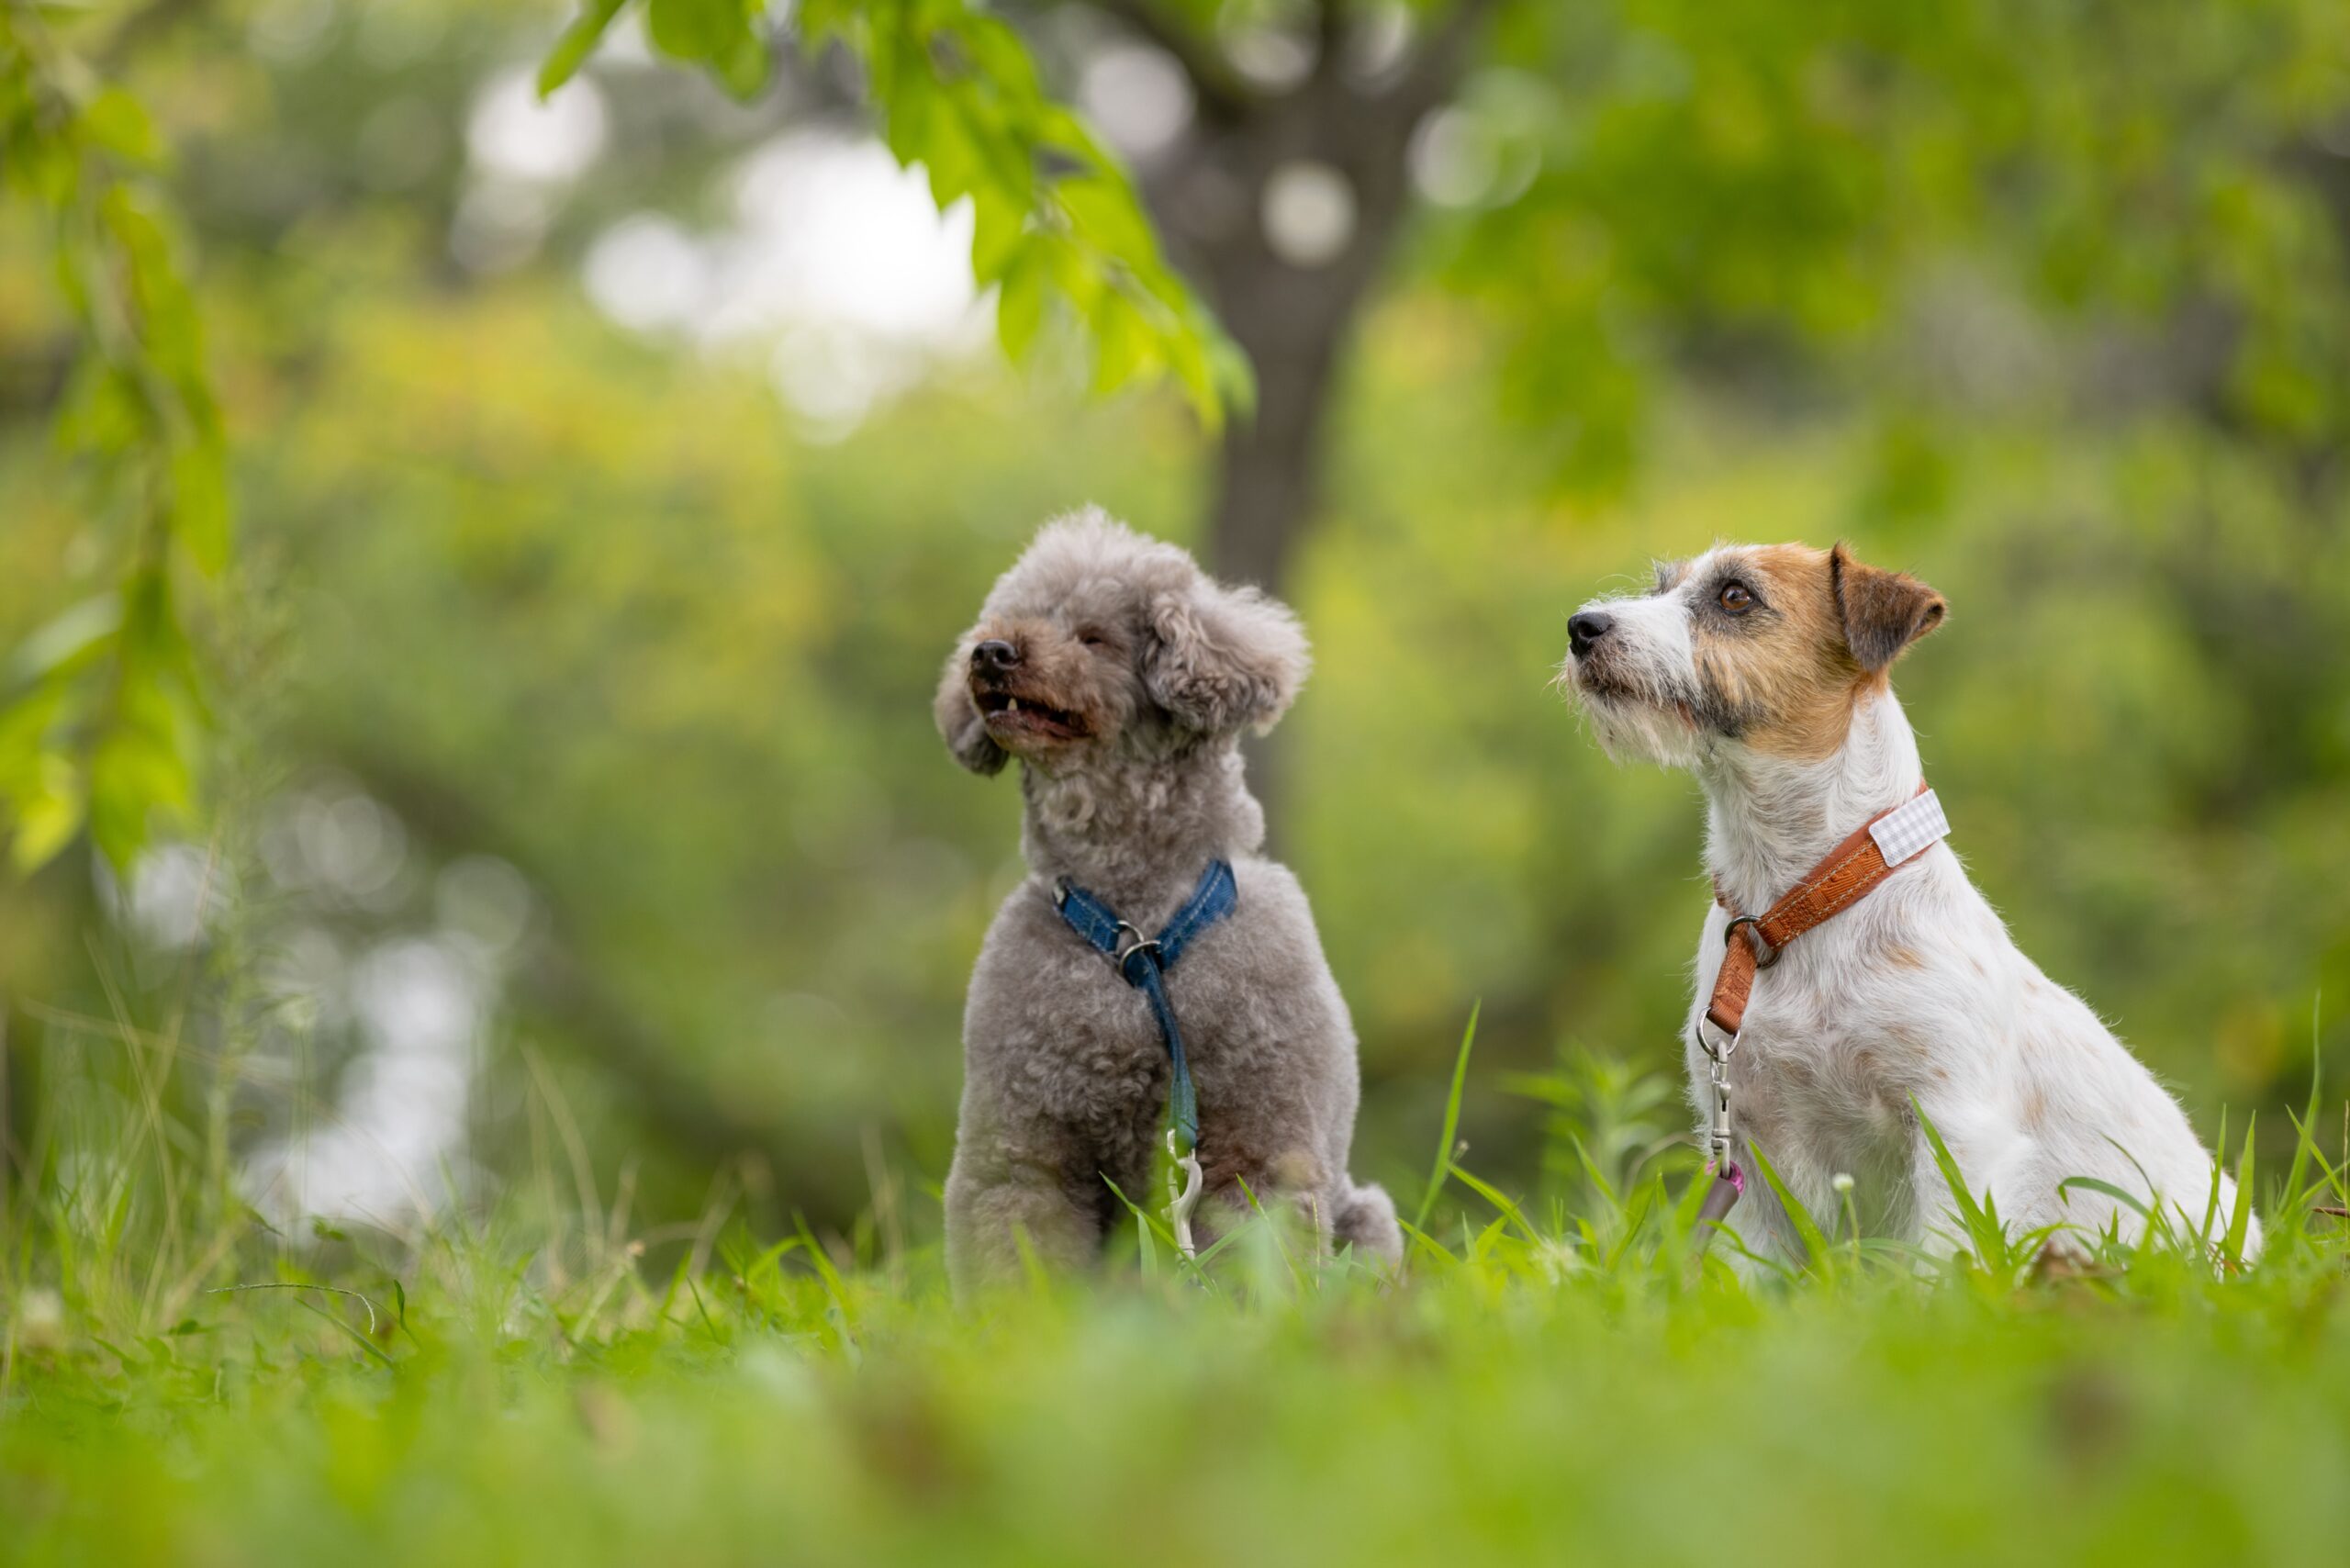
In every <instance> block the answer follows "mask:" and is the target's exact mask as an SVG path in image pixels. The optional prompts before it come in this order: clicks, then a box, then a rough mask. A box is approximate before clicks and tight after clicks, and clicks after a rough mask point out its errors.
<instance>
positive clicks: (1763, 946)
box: [1722, 914, 1786, 969]
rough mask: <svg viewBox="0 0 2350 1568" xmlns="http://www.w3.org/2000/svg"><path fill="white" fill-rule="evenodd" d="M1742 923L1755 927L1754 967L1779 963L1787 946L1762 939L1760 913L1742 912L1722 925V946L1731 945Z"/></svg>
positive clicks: (1759, 967) (1760, 967) (1764, 967)
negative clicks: (1775, 944) (1772, 944)
mask: <svg viewBox="0 0 2350 1568" xmlns="http://www.w3.org/2000/svg"><path fill="white" fill-rule="evenodd" d="M1741 925H1751V926H1752V927H1754V936H1753V942H1754V967H1755V968H1756V969H1769V968H1770V967H1771V966H1772V965H1773V964H1775V963H1777V962H1778V961H1779V955H1780V954H1782V953H1784V952H1785V951H1786V949H1785V947H1774V946H1771V944H1770V943H1768V942H1765V941H1764V940H1763V939H1762V916H1761V915H1759V914H1741V915H1736V916H1733V917H1732V918H1731V920H1730V923H1729V924H1728V925H1725V926H1723V927H1722V946H1725V947H1727V946H1729V943H1730V938H1731V937H1733V936H1735V935H1738V928H1739V927H1740V926H1741Z"/></svg>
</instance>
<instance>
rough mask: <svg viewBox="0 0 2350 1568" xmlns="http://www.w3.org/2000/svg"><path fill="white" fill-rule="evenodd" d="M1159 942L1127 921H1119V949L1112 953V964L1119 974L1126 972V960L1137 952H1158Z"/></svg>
mask: <svg viewBox="0 0 2350 1568" xmlns="http://www.w3.org/2000/svg"><path fill="white" fill-rule="evenodd" d="M1157 952H1158V943H1156V942H1154V941H1152V940H1151V939H1150V938H1149V937H1147V936H1145V935H1143V934H1142V933H1141V932H1140V931H1138V930H1136V928H1135V927H1133V926H1131V925H1128V924H1126V923H1125V921H1123V920H1122V921H1120V922H1118V937H1117V949H1116V951H1114V952H1113V953H1112V954H1111V955H1110V962H1111V964H1112V965H1113V967H1115V968H1116V969H1117V971H1118V973H1119V974H1121V975H1123V974H1125V972H1126V960H1127V959H1129V958H1133V957H1134V956H1135V955H1136V953H1153V954H1155V953H1157Z"/></svg>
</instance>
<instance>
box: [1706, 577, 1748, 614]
mask: <svg viewBox="0 0 2350 1568" xmlns="http://www.w3.org/2000/svg"><path fill="white" fill-rule="evenodd" d="M1716 598H1717V599H1718V602H1719V603H1720V605H1721V607H1722V608H1723V609H1724V610H1729V612H1730V613H1731V614H1732V615H1743V614H1745V613H1746V612H1747V611H1748V610H1751V609H1753V608H1754V606H1755V604H1756V602H1757V601H1756V599H1755V598H1754V595H1753V594H1751V592H1749V591H1748V590H1747V587H1746V585H1745V584H1744V583H1724V584H1723V585H1722V591H1721V592H1720V593H1719V594H1718V595H1717V596H1716Z"/></svg>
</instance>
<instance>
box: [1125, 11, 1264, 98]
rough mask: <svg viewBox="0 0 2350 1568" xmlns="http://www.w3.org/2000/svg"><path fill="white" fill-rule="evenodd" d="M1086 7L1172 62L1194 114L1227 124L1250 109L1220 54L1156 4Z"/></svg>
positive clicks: (1246, 93) (1248, 93)
mask: <svg viewBox="0 0 2350 1568" xmlns="http://www.w3.org/2000/svg"><path fill="white" fill-rule="evenodd" d="M1086 3H1087V4H1089V5H1091V6H1092V7H1093V8H1094V9H1095V10H1096V11H1099V12H1101V13H1102V15H1103V16H1105V17H1109V18H1111V19H1112V20H1113V21H1114V22H1116V23H1117V24H1118V25H1119V26H1121V27H1123V28H1125V29H1126V30H1127V31H1128V32H1131V33H1134V34H1135V35H1136V36H1137V37H1139V38H1141V39H1143V40H1144V41H1145V42H1147V43H1150V44H1154V45H1156V46H1158V48H1160V49H1163V50H1166V51H1167V52H1168V53H1169V54H1170V55H1172V56H1174V58H1175V63H1176V64H1178V65H1180V66H1181V67H1182V69H1183V74H1184V75H1185V76H1187V77H1189V78H1190V79H1191V83H1192V95H1193V96H1194V97H1196V98H1197V99H1198V100H1199V103H1200V108H1201V109H1202V111H1203V113H1205V114H1207V115H1208V116H1209V117H1210V118H1214V119H1217V120H1221V121H1223V122H1225V123H1226V124H1229V123H1230V122H1232V121H1234V120H1237V119H1240V118H1243V117H1245V116H1246V115H1247V114H1248V111H1249V110H1250V109H1252V108H1254V107H1256V106H1257V103H1258V95H1257V93H1256V91H1255V90H1254V89H1253V88H1251V87H1250V86H1249V85H1248V82H1247V81H1246V80H1245V79H1244V78H1243V77H1242V76H1241V74H1240V73H1239V72H1238V71H1237V70H1236V69H1235V68H1234V66H1233V64H1232V62H1231V61H1229V60H1227V59H1225V54H1224V50H1221V49H1219V48H1218V47H1217V46H1216V44H1215V43H1214V40H1213V39H1209V38H1207V37H1205V36H1203V34H1201V33H1200V32H1198V31H1197V30H1195V29H1194V28H1191V27H1189V26H1187V25H1186V24H1185V23H1184V22H1183V21H1182V20H1181V19H1180V18H1178V17H1171V16H1169V15H1168V14H1167V12H1166V11H1165V10H1164V9H1163V8H1162V7H1161V6H1159V5H1158V3H1157V0H1086Z"/></svg>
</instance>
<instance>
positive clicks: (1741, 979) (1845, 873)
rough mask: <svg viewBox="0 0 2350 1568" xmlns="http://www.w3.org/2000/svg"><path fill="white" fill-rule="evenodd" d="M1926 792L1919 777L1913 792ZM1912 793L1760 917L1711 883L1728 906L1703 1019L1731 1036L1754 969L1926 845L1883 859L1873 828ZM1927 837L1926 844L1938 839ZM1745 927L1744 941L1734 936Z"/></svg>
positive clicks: (1859, 831)
mask: <svg viewBox="0 0 2350 1568" xmlns="http://www.w3.org/2000/svg"><path fill="white" fill-rule="evenodd" d="M1924 793H1926V785H1925V783H1924V781H1923V780H1920V781H1919V785H1918V794H1919V795H1923V794H1924ZM1915 799H1916V797H1915V796H1913V797H1911V799H1910V800H1909V801H1903V802H1902V803H1901V804H1900V805H1898V806H1895V807H1894V808H1892V810H1891V811H1885V812H1878V813H1877V814H1876V815H1875V816H1873V817H1871V818H1870V819H1869V820H1868V821H1867V822H1865V823H1862V824H1861V825H1860V826H1859V827H1858V828H1857V829H1855V830H1854V831H1853V833H1852V836H1851V837H1850V838H1847V839H1846V840H1844V842H1843V843H1841V844H1840V845H1838V846H1836V847H1835V848H1833V849H1831V850H1830V851H1829V852H1828V855H1827V857H1826V858H1825V859H1823V860H1821V861H1820V862H1819V864H1818V865H1817V866H1814V867H1813V868H1811V870H1810V872H1809V874H1807V876H1806V877H1805V878H1804V879H1803V880H1802V881H1800V882H1797V883H1796V885H1795V887H1794V888H1793V889H1792V890H1789V891H1788V893H1787V895H1786V897H1785V898H1783V899H1781V900H1780V901H1779V902H1777V903H1774V904H1773V905H1772V906H1771V907H1770V909H1769V911H1768V912H1766V913H1762V914H1759V915H1745V914H1740V913H1738V908H1737V906H1736V905H1734V904H1732V903H1731V902H1730V901H1729V898H1728V896H1726V895H1725V894H1724V893H1723V891H1722V889H1721V884H1720V883H1719V882H1716V883H1715V884H1714V902H1716V903H1718V904H1719V905H1721V906H1722V908H1724V909H1726V910H1729V913H1730V923H1729V929H1728V930H1727V931H1725V932H1723V933H1722V941H1723V944H1724V947H1723V952H1722V967H1721V972H1720V973H1719V974H1718V975H1716V976H1715V977H1714V994H1713V996H1712V997H1711V999H1709V1000H1708V1001H1707V1003H1706V1020H1707V1022H1708V1023H1710V1024H1711V1025H1713V1026H1714V1027H1715V1028H1717V1029H1719V1030H1720V1031H1722V1033H1724V1034H1725V1035H1728V1036H1730V1037H1731V1039H1733V1040H1735V1039H1736V1038H1737V1037H1738V1031H1739V1028H1740V1025H1743V1024H1744V1023H1745V1022H1746V1002H1747V998H1748V997H1750V996H1751V995H1752V994H1753V993H1754V976H1755V973H1756V971H1757V970H1760V969H1769V968H1770V967H1771V966H1772V965H1773V964H1775V963H1777V962H1778V961H1779V950H1780V949H1781V948H1783V947H1785V946H1786V945H1787V944H1788V943H1790V942H1792V941H1794V940H1795V939H1796V937H1798V936H1800V935H1803V934H1804V933H1805V932H1807V931H1809V930H1811V929H1812V928H1813V927H1814V926H1817V925H1821V924H1826V923H1827V921H1828V920H1829V919H1830V917H1832V916H1833V915H1834V914H1835V913H1837V912H1838V911H1839V910H1841V909H1844V908H1847V907H1849V906H1850V905H1852V904H1853V903H1855V902H1858V901H1859V900H1861V899H1862V898H1864V897H1866V896H1867V895H1868V893H1869V892H1870V891H1871V890H1874V888H1875V887H1876V885H1877V884H1878V883H1880V882H1882V881H1884V880H1885V879H1886V878H1887V877H1890V876H1892V875H1893V873H1894V872H1895V870H1897V868H1899V867H1901V866H1906V865H1908V863H1909V861H1910V860H1911V859H1913V858H1915V857H1916V856H1917V855H1918V854H1919V853H1920V852H1922V850H1923V849H1924V848H1925V847H1926V846H1925V845H1921V846H1919V848H1918V849H1916V850H1912V851H1911V852H1910V853H1909V854H1908V855H1906V856H1904V857H1902V858H1901V859H1899V860H1897V861H1892V862H1888V861H1887V860H1886V857H1885V851H1884V850H1883V849H1882V848H1881V847H1879V846H1878V844H1877V840H1876V837H1875V835H1874V833H1873V832H1872V830H1873V829H1874V828H1875V826H1876V825H1877V823H1881V822H1883V821H1885V819H1886V818H1887V817H1889V816H1891V815H1893V813H1894V812H1898V811H1903V810H1905V809H1907V808H1908V806H1909V805H1910V804H1912V803H1913V801H1915ZM1938 839H1939V835H1936V838H1935V839H1930V840H1928V841H1927V842H1928V844H1931V843H1933V842H1937V841H1938ZM1740 931H1744V932H1745V933H1746V934H1747V940H1745V941H1743V942H1741V941H1740V940H1739V939H1738V937H1739V933H1740Z"/></svg>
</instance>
